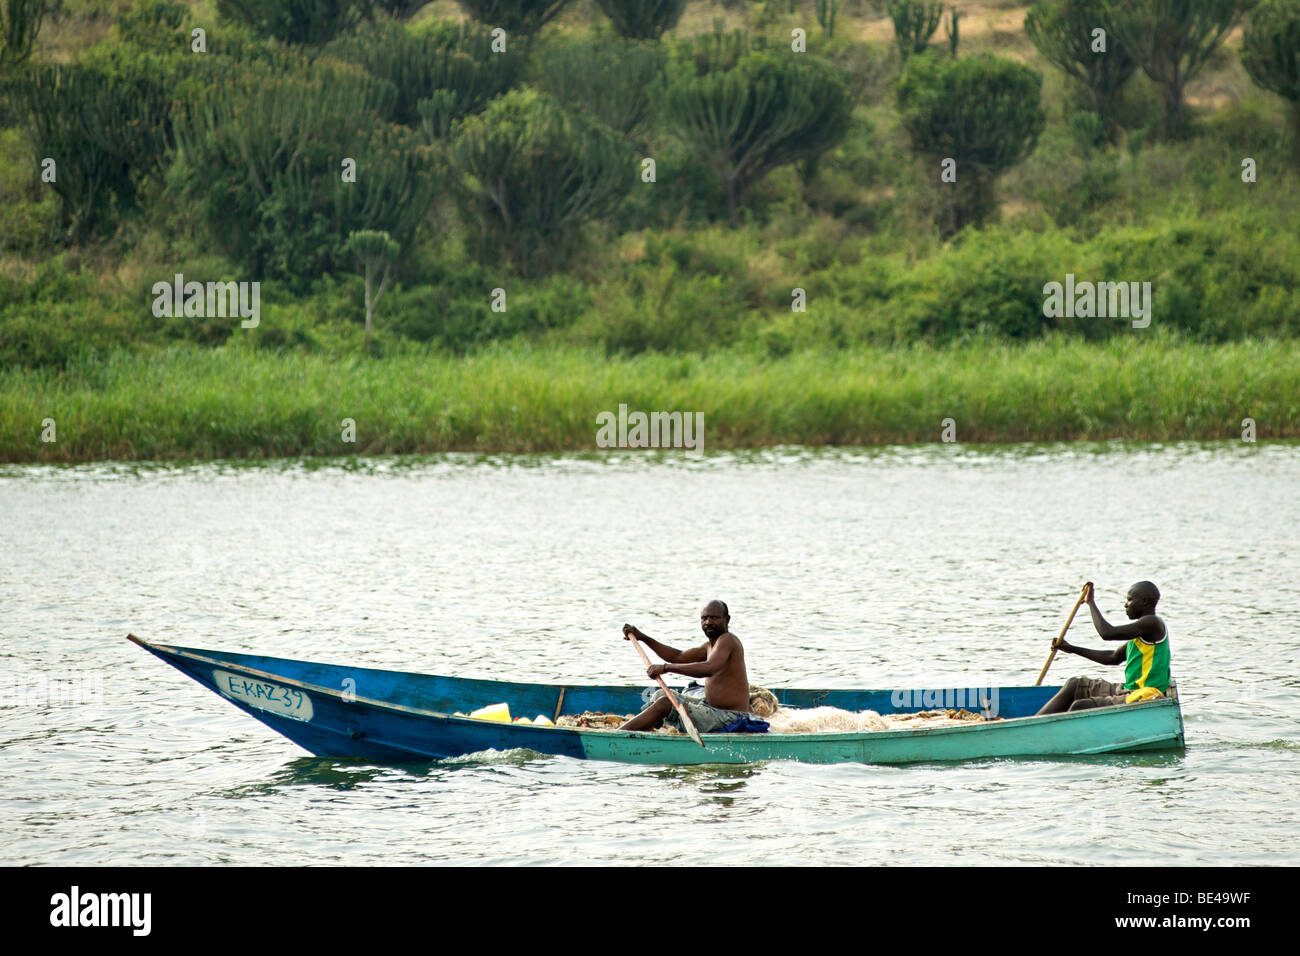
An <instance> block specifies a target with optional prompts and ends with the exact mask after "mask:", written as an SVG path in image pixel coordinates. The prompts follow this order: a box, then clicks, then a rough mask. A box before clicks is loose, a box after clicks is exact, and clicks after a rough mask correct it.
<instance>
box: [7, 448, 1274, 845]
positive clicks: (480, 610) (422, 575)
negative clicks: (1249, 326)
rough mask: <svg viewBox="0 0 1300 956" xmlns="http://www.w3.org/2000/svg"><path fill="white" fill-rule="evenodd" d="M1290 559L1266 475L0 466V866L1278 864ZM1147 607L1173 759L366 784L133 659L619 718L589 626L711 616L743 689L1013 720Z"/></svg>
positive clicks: (428, 461)
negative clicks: (1134, 590) (1164, 646)
mask: <svg viewBox="0 0 1300 956" xmlns="http://www.w3.org/2000/svg"><path fill="white" fill-rule="evenodd" d="M1298 532H1300V445H1297V444H1294V443H1281V444H1260V445H1247V444H1243V443H1239V442H1224V443H1208V444H1178V445H1151V444H1139V445H1125V444H1088V445H1050V446H1013V447H1000V448H999V447H989V446H983V447H971V446H962V445H938V446H926V447H907V448H885V449H877V450H862V449H853V450H845V449H840V450H817V451H812V450H802V449H775V450H768V451H762V452H753V453H716V454H715V453H711V454H708V455H706V456H705V457H703V458H689V457H680V456H674V455H667V454H665V455H649V456H647V455H642V454H639V453H627V452H624V453H621V454H615V455H611V456H608V457H604V456H602V457H594V456H554V457H552V456H544V457H539V456H527V457H508V456H468V455H464V456H454V455H453V456H437V457H419V458H402V459H369V460H360V461H357V460H350V461H342V462H340V461H332V462H314V461H287V462H274V463H234V462H218V463H207V464H201V465H190V466H174V467H173V466H140V465H121V464H107V465H105V464H100V465H89V466H82V467H74V468H53V467H42V466H3V467H0V625H2V626H0V658H2V667H3V671H4V674H3V681H4V683H3V685H2V686H0V690H3V697H2V698H0V721H3V733H2V734H0V739H2V743H0V773H2V774H3V777H4V785H3V787H2V788H0V863H3V864H63V865H89V864H105V865H127V864H174V863H185V864H208V863H231V864H249V865H257V864H283V863H292V864H304V863H325V864H332V863H348V864H389V863H448V862H456V863H461V862H482V863H512V864H513V863H551V864H577V863H587V862H596V863H633V862H658V861H664V860H670V861H676V862H681V863H755V862H788V863H801V864H828V863H829V864H835V863H850V864H875V863H925V864H947V863H967V864H969V863H995V864H997V863H1009V864H1015V863H1029V864H1040V863H1056V864H1109V863H1131V864H1140V863H1158V864H1173V865H1182V864H1215V863H1271V864H1283V863H1285V864H1292V865H1294V864H1297V863H1300V850H1297V843H1296V838H1295V837H1296V833H1297V832H1298V831H1300V803H1298V802H1297V801H1296V800H1295V796H1294V795H1295V791H1296V788H1297V785H1300V761H1298V760H1297V758H1298V757H1300V733H1298V732H1297V720H1296V716H1295V715H1296V707H1295V705H1296V689H1297V686H1298V685H1300V667H1298V666H1297V663H1298V662H1297V656H1298V655H1297V645H1298V644H1300V640H1298V638H1297V634H1298V632H1297V627H1296V618H1295V615H1296V613H1297V608H1300V541H1298V540H1297V537H1298ZM1143 578H1149V579H1151V580H1153V581H1155V582H1156V583H1157V584H1158V585H1159V587H1160V589H1161V591H1162V592H1163V598H1162V600H1161V603H1160V608H1159V612H1160V613H1161V614H1162V615H1163V616H1164V617H1165V619H1166V621H1167V622H1168V625H1169V632H1170V638H1171V642H1172V644H1171V647H1172V652H1173V672H1174V675H1175V677H1176V678H1177V679H1178V681H1179V687H1180V692H1181V697H1182V704H1183V711H1184V717H1185V720H1186V726H1187V748H1186V750H1185V751H1176V752H1168V753H1155V754H1145V755H1136V754H1135V755H1130V756H1110V757H1088V758H1070V759H1053V760H1048V759H1033V760H1027V759H995V760H981V761H975V762H969V763H963V764H953V765H941V764H931V765H918V766H899V767H876V766H858V765H852V766H847V765H835V766H812V765H800V764H795V763H780V762H778V763H768V764H755V765H750V766H741V767H697V768H669V767H647V766H631V765H622V764H615V763H599V762H583V761H578V760H573V759H568V758H559V757H545V756H539V755H536V754H532V753H526V752H510V753H486V754H482V755H476V756H474V757H471V758H467V759H461V760H455V761H444V762H440V763H435V764H432V765H431V766H429V767H427V768H423V767H421V768H416V769H412V768H393V767H383V766H371V765H365V764H358V763H353V762H347V761H333V760H322V759H315V758H310V757H307V756H306V755H305V754H304V752H303V751H301V750H299V749H298V748H296V747H295V746H294V745H293V744H291V743H289V742H288V741H287V740H285V739H283V738H281V737H279V736H277V735H276V734H274V733H273V732H272V731H270V730H269V729H268V728H265V727H264V726H262V725H261V724H259V723H257V722H256V721H254V720H253V719H251V718H250V717H247V716H245V715H244V714H242V713H240V712H239V711H237V710H236V709H235V708H233V707H231V706H230V705H229V704H228V703H226V702H225V701H223V700H221V699H220V698H219V697H217V696H216V695H214V694H212V693H210V692H209V691H207V690H205V689H203V688H202V687H200V686H199V685H198V684H195V683H194V682H192V681H191V680H190V679H188V678H186V677H184V676H182V675H181V674H180V673H179V672H177V671H175V670H173V669H172V668H170V667H168V666H166V665H165V664H163V663H162V662H161V661H159V660H157V659H155V658H153V657H152V656H150V655H149V654H146V653H145V652H144V651H142V650H141V649H139V648H137V647H135V646H134V645H132V644H130V643H128V642H127V641H126V640H125V636H126V634H127V633H128V632H134V633H135V634H138V635H140V636H141V637H144V638H146V639H149V640H156V641H160V642H163V643H175V644H181V645H185V646H192V647H208V648H218V649H225V650H236V651H247V652H253V653H262V654H271V655H277V656H283V657H294V658H303V659H308V660H323V661H331V662H337V663H344V664H355V665H360V666H369V667H384V668H392V669H397V670H411V671H422V672H427V673H443V674H453V675H458V676H466V677H489V678H499V679H510V680H520V681H530V680H537V681H547V682H551V681H555V682H567V683H642V682H644V669H643V667H642V665H641V664H640V662H639V660H638V659H637V657H636V655H635V653H634V652H633V650H632V648H631V647H630V646H629V645H628V644H626V643H625V642H624V641H622V640H621V639H620V636H619V629H620V627H621V625H622V624H623V623H624V622H625V621H628V622H632V623H634V624H637V625H638V626H640V627H641V629H642V630H644V631H646V632H647V633H648V634H650V635H652V636H654V637H656V638H659V639H661V640H663V641H665V642H667V643H669V644H672V645H674V646H678V647H681V646H685V645H690V644H695V643H697V642H700V641H701V640H702V637H701V635H700V633H699V630H698V613H699V608H700V606H701V605H702V604H703V603H704V602H705V601H706V600H707V599H710V598H713V597H720V598H722V599H724V600H726V601H727V602H728V603H729V605H730V607H731V612H732V629H733V630H734V631H735V632H736V633H737V634H738V635H739V636H740V637H741V639H742V640H744V641H745V644H746V649H747V654H748V658H749V663H750V676H751V679H753V680H754V681H755V682H757V683H762V684H765V685H767V686H775V685H783V684H786V685H795V686H798V685H802V686H823V687H825V686H832V687H834V686H839V687H884V688H896V687H911V686H916V687H920V686H931V687H933V686H977V685H985V686H987V685H989V684H994V685H999V684H1032V683H1033V682H1034V679H1035V678H1036V677H1037V675H1038V671H1039V669H1040V668H1041V666H1042V664H1043V661H1044V659H1045V658H1046V656H1047V652H1048V647H1049V643H1050V640H1051V638H1052V637H1053V636H1055V634H1056V632H1057V631H1058V630H1059V628H1060V626H1061V624H1062V623H1063V621H1064V619H1065V615H1066V614H1067V613H1068V611H1069V608H1070V606H1071V605H1072V603H1073V600H1074V598H1075V596H1076V595H1077V593H1078V590H1079V587H1080V585H1081V584H1082V582H1083V581H1085V580H1089V579H1091V580H1093V581H1094V582H1096V586H1097V591H1098V595H1099V604H1100V606H1101V608H1102V610H1103V612H1104V613H1106V614H1107V616H1108V618H1109V619H1110V620H1111V622H1112V623H1122V622H1123V620H1124V615H1123V610H1122V605H1123V595H1124V592H1125V590H1126V589H1127V587H1128V586H1129V585H1130V584H1131V583H1133V582H1134V581H1137V580H1140V579H1143ZM1070 633H1071V639H1072V640H1073V641H1075V642H1078V643H1083V644H1086V645H1088V646H1093V647H1099V646H1102V642H1101V641H1100V640H1099V639H1097V638H1096V636H1095V634H1094V633H1093V631H1092V628H1091V625H1090V623H1089V621H1088V620H1087V616H1086V612H1081V614H1080V616H1079V617H1078V618H1076V621H1075V624H1074V626H1073V628H1072V629H1071V632H1070ZM1076 673H1078V674H1090V675H1094V676H1106V677H1109V678H1110V679H1118V676H1119V674H1120V669H1119V668H1102V667H1099V666H1098V665H1093V664H1090V663H1088V662H1086V661H1083V660H1082V659H1080V658H1077V657H1069V656H1065V655H1058V657H1057V659H1056V661H1055V663H1054V664H1053V666H1052V671H1051V672H1050V674H1049V677H1048V683H1053V682H1055V683H1059V682H1060V681H1061V680H1063V679H1064V678H1065V677H1068V676H1070V675H1071V674H1076ZM51 678H56V679H57V680H55V682H53V683H51V681H50V679H51Z"/></svg>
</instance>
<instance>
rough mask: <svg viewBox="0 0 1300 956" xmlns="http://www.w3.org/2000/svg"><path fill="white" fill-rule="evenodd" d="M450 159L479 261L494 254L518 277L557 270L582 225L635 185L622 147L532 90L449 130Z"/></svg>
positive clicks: (602, 130)
mask: <svg viewBox="0 0 1300 956" xmlns="http://www.w3.org/2000/svg"><path fill="white" fill-rule="evenodd" d="M451 157H452V164H453V167H454V172H453V178H452V183H453V188H454V189H456V190H457V192H458V194H459V196H460V199H461V202H462V205H463V207H464V209H465V213H466V216H467V221H470V222H477V223H479V224H481V228H482V229H483V232H482V234H481V235H482V243H481V246H480V257H481V258H482V259H483V260H484V261H491V260H493V259H496V258H497V257H499V256H500V255H502V254H504V255H506V256H507V257H509V259H510V261H511V262H512V263H513V264H514V266H515V268H516V269H517V270H518V271H519V272H520V273H521V274H524V275H530V274H538V273H542V272H546V271H548V270H550V269H553V268H556V267H557V266H559V265H562V264H563V263H565V262H566V261H567V260H568V257H569V256H570V255H571V254H572V253H573V251H574V250H575V249H576V248H577V246H578V243H579V240H580V228H581V226H582V224H583V223H584V222H586V221H587V220H589V219H592V218H594V217H597V216H600V215H603V214H605V213H607V212H609V211H610V210H612V209H613V207H614V206H615V205H616V204H617V203H618V201H619V200H620V199H621V198H622V197H623V196H624V195H625V194H626V193H627V192H628V191H629V190H630V189H631V188H632V185H633V183H634V182H635V171H636V166H635V163H634V156H633V154H632V151H631V149H630V148H629V147H628V145H627V144H626V143H625V142H623V141H622V140H621V139H619V138H618V137H617V136H616V135H615V134H614V133H612V132H610V131H609V130H608V129H606V128H605V127H604V126H602V125H600V124H599V123H596V122H595V121H593V120H590V119H587V118H586V117H583V116H570V115H568V114H566V113H565V112H564V110H563V109H562V108H561V107H560V105H559V104H558V103H556V102H555V100H554V99H552V98H551V97H549V96H547V95H546V94H544V93H538V92H536V91H535V90H515V91H513V92H510V93H507V94H505V95H504V96H501V97H498V98H497V99H496V100H494V101H493V102H492V103H491V104H490V105H489V106H488V108H487V109H486V110H485V111H484V112H483V113H482V114H480V115H478V116H472V117H470V118H468V119H466V120H465V121H464V122H463V123H461V124H459V125H458V126H457V127H456V130H455V133H454V139H453V141H452V144H451Z"/></svg>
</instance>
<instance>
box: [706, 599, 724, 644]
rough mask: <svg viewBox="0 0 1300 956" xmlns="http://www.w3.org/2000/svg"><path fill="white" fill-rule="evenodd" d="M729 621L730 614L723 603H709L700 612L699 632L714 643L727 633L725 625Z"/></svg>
mask: <svg viewBox="0 0 1300 956" xmlns="http://www.w3.org/2000/svg"><path fill="white" fill-rule="evenodd" d="M730 621H731V612H730V611H728V610H727V605H726V603H725V602H723V601H710V602H709V603H708V604H706V605H704V610H703V611H701V612H700V630H702V631H703V632H704V636H705V637H707V638H708V639H709V640H711V641H716V640H717V639H718V638H719V637H721V636H722V635H723V634H726V633H727V624H728V623H729V622H730Z"/></svg>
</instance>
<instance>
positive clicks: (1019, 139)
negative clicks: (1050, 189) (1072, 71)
mask: <svg viewBox="0 0 1300 956" xmlns="http://www.w3.org/2000/svg"><path fill="white" fill-rule="evenodd" d="M1042 82H1043V78H1042V76H1041V75H1039V74H1038V73H1037V72H1036V71H1034V70H1032V69H1030V68H1029V67H1027V66H1024V65H1023V64H1020V63H1016V62H1015V61H1013V60H1005V59H999V58H998V57H994V56H992V55H990V54H987V53H986V54H982V55H980V56H975V57H967V58H965V59H962V60H954V59H951V58H948V57H940V56H936V55H934V54H921V55H918V56H914V57H912V58H911V59H909V60H908V63H907V68H906V69H905V70H904V71H903V75H902V76H901V77H900V78H899V83H898V108H899V112H900V113H901V114H902V123H903V126H904V128H905V129H906V130H907V132H908V135H909V136H910V137H911V141H912V148H913V149H914V150H915V151H916V152H918V153H920V154H921V155H923V156H925V157H926V158H927V159H928V160H929V161H930V162H931V166H930V168H929V169H928V170H927V172H929V173H930V175H932V176H933V177H934V183H935V187H936V188H938V189H944V190H946V193H947V194H948V195H949V196H950V198H949V200H948V202H947V203H946V204H945V205H944V207H943V210H942V212H941V214H940V221H939V226H940V231H941V232H942V233H943V234H945V235H950V234H953V233H956V232H958V231H960V230H961V229H962V228H963V227H964V226H966V225H968V224H972V223H973V224H976V225H979V224H982V223H983V222H984V221H986V220H987V219H989V218H991V217H992V216H993V214H994V213H995V212H996V209H997V205H996V196H995V192H994V183H995V180H996V177H997V176H999V175H1001V174H1002V173H1004V172H1006V171H1007V170H1008V169H1010V168H1011V167H1012V166H1015V165H1016V164H1017V163H1019V162H1020V161H1021V160H1023V159H1024V158H1025V157H1026V156H1028V155H1029V154H1030V153H1031V152H1033V149H1034V146H1035V145H1036V144H1037V142H1038V136H1039V134H1040V133H1042V131H1043V127H1044V125H1045V124H1046V116H1045V115H1044V113H1043V108H1042V106H1041V105H1040V90H1041V87H1042ZM944 159H954V160H956V162H957V169H956V177H957V178H956V182H955V183H940V182H939V164H940V161H942V160H944Z"/></svg>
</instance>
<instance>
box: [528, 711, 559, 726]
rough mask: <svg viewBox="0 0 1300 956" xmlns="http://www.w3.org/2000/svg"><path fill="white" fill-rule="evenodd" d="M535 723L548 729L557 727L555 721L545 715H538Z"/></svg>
mask: <svg viewBox="0 0 1300 956" xmlns="http://www.w3.org/2000/svg"><path fill="white" fill-rule="evenodd" d="M533 723H535V724H542V725H544V726H547V727H554V726H555V721H553V720H551V718H549V717H547V716H546V715H545V714H538V715H537V719H536V720H534V721H533Z"/></svg>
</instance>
